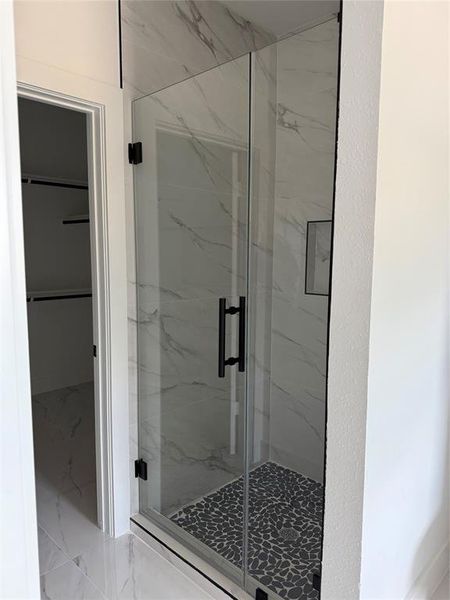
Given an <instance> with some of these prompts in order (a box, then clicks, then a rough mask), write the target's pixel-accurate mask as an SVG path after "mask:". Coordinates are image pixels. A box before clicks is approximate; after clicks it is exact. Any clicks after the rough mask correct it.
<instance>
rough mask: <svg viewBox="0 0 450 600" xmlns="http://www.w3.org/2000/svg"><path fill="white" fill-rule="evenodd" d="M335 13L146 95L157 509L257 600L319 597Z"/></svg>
mask: <svg viewBox="0 0 450 600" xmlns="http://www.w3.org/2000/svg"><path fill="white" fill-rule="evenodd" d="M338 38H339V26H338V23H337V20H336V19H332V20H329V21H327V22H325V23H322V24H320V25H318V26H315V27H313V28H311V29H308V30H306V31H303V32H301V33H297V34H295V35H292V36H290V37H287V38H285V39H283V40H281V41H278V42H276V43H274V44H272V45H269V46H267V47H265V48H263V49H261V50H258V51H256V52H253V53H251V54H247V55H245V56H242V57H240V58H238V59H236V60H232V61H230V62H228V63H226V64H223V65H221V66H218V67H216V68H214V69H211V70H208V71H206V72H204V73H202V74H200V75H197V76H195V77H191V78H189V79H187V80H185V81H183V82H181V83H178V84H175V85H173V86H171V87H169V88H166V89H163V90H161V91H159V92H156V93H153V94H151V95H149V96H146V97H143V98H140V99H139V100H136V101H135V102H134V107H133V128H134V131H133V135H134V139H135V140H136V141H139V142H140V143H141V144H142V162H141V163H140V164H138V165H136V166H135V168H134V181H135V210H136V250H137V279H136V282H137V303H138V370H139V373H138V376H139V390H138V392H139V393H138V396H139V401H138V402H139V457H140V461H139V462H138V464H137V473H138V474H139V475H140V480H139V505H140V513H141V514H142V515H144V516H146V517H148V519H149V520H150V521H151V522H153V523H156V524H157V525H158V526H159V527H160V528H161V529H163V530H164V531H165V532H167V533H169V534H170V535H171V536H172V537H173V538H174V539H175V540H177V541H178V542H181V543H182V544H183V545H184V546H185V547H186V548H188V549H189V550H190V551H191V552H194V553H196V554H197V555H199V556H201V557H202V558H203V559H205V560H206V561H207V562H208V563H210V564H211V565H212V566H213V567H215V568H216V569H218V570H219V571H221V572H223V573H225V574H226V575H227V577H228V578H229V579H232V580H233V581H235V582H237V583H238V584H239V585H240V586H241V587H242V588H243V589H245V590H246V591H247V592H249V593H250V594H251V595H252V596H254V595H255V592H256V590H258V589H259V591H258V596H259V597H260V598H264V597H266V596H265V595H264V594H265V593H266V594H267V595H268V597H269V598H280V597H281V598H288V599H294V600H296V599H301V598H308V599H315V598H318V597H319V588H320V571H321V544H322V520H323V495H324V488H323V485H324V453H325V446H324V441H325V417H326V360H327V330H328V303H329V281H330V263H331V261H330V255H331V240H332V214H333V211H332V206H333V185H334V164H335V156H334V154H335V123H336V102H337V65H338Z"/></svg>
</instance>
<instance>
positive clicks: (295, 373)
mask: <svg viewBox="0 0 450 600" xmlns="http://www.w3.org/2000/svg"><path fill="white" fill-rule="evenodd" d="M277 48H278V56H277V60H278V63H277V139H276V183H275V220H274V242H273V296H272V350H271V352H272V363H271V365H272V368H271V403H270V456H271V459H272V460H273V461H275V462H278V463H280V464H282V465H284V466H287V467H290V468H293V469H294V470H296V471H299V472H300V473H302V474H303V475H307V476H309V477H312V478H313V479H315V480H316V481H322V477H323V459H324V431H325V392H326V381H325V375H326V343H327V310H328V297H327V296H314V295H307V294H305V260H306V256H305V253H306V224H307V222H308V221H311V220H326V219H331V216H332V202H333V178H334V151H335V148H334V144H335V120H336V97H337V61H338V24H337V21H336V20H333V21H329V22H327V23H324V24H322V25H319V26H317V27H314V28H312V29H310V30H308V31H305V32H303V33H301V34H298V35H296V36H293V37H291V38H289V39H287V40H284V41H282V42H280V43H278V44H277Z"/></svg>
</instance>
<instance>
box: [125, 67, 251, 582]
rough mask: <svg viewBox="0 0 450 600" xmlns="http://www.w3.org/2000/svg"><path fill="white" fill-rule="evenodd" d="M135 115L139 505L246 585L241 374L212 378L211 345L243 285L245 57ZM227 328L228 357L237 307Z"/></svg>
mask: <svg viewBox="0 0 450 600" xmlns="http://www.w3.org/2000/svg"><path fill="white" fill-rule="evenodd" d="M133 112H134V137H135V139H136V140H139V141H140V142H142V151H143V162H142V164H140V165H138V166H137V167H136V168H135V199H136V240H137V242H136V243H137V282H136V284H137V301H138V315H137V320H138V381H139V455H140V458H142V459H143V460H145V461H146V462H147V465H148V479H147V480H146V481H144V480H140V481H139V484H140V486H139V490H140V491H139V494H140V500H139V502H140V511H141V512H142V513H143V514H144V515H147V516H149V517H150V518H152V519H153V520H156V521H157V522H158V524H160V525H162V526H163V527H164V528H166V529H168V530H169V531H170V533H172V534H173V535H174V536H176V537H178V538H182V540H183V542H184V543H186V544H187V545H189V546H191V547H192V548H194V549H195V550H196V551H197V552H199V553H200V554H203V555H205V556H206V557H207V558H208V560H209V561H211V562H213V563H214V564H216V566H219V567H220V568H222V569H225V570H226V571H227V574H228V575H229V576H232V577H235V578H237V579H239V581H240V582H241V583H242V555H243V477H242V475H243V470H244V454H245V443H244V415H245V410H244V408H245V374H244V373H241V372H239V371H238V369H237V365H236V366H231V367H230V366H227V367H226V368H225V377H223V378H221V377H219V376H218V344H219V299H220V298H225V299H226V306H227V307H230V306H237V304H238V302H239V297H241V296H245V295H246V290H247V214H248V190H247V172H248V136H249V121H248V120H249V114H248V113H249V57H248V56H246V57H243V58H241V59H238V60H236V61H233V62H230V63H228V64H226V65H224V66H221V67H218V68H215V69H213V70H211V71H208V72H206V73H203V74H202V75H199V76H197V77H194V78H192V79H190V80H187V81H185V82H182V83H180V84H177V85H175V86H172V87H170V88H167V89H165V90H162V91H160V92H158V93H155V94H152V95H151V96H147V97H145V98H142V99H140V100H137V101H136V102H135V103H134V111H133ZM225 323H226V335H225V342H226V343H225V348H226V357H230V356H237V355H238V352H239V344H238V325H239V316H238V315H237V314H227V315H226V316H225ZM243 351H245V349H244V350H243ZM230 485H231V486H232V487H231V488H230V487H229V486H230ZM224 498H226V500H227V502H228V504H229V506H230V507H231V506H232V507H233V510H232V514H231V515H230V516H229V518H228V520H225V519H224V518H223V515H222V514H221V513H220V512H218V511H217V510H215V506H216V505H217V503H219V502H222V501H223V500H224ZM225 529H226V530H227V531H228V533H227V534H226V535H225V533H223V532H224V530H225ZM224 559H226V560H224ZM227 564H228V565H230V568H229V569H228V568H225V567H224V565H227Z"/></svg>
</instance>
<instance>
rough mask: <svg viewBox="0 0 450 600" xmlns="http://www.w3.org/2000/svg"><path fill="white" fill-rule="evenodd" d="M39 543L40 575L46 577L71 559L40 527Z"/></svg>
mask: <svg viewBox="0 0 450 600" xmlns="http://www.w3.org/2000/svg"><path fill="white" fill-rule="evenodd" d="M38 541H39V574H40V575H44V573H48V572H49V571H52V570H53V569H56V568H57V567H60V566H61V565H63V564H64V563H66V562H67V561H68V560H69V558H68V557H67V556H66V555H65V554H64V552H62V551H61V549H60V548H58V546H57V545H56V544H55V542H53V540H51V539H50V538H49V537H48V535H47V534H46V533H45V531H43V530H42V529H41V528H40V527H39V528H38Z"/></svg>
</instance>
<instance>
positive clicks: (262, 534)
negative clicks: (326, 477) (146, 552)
mask: <svg viewBox="0 0 450 600" xmlns="http://www.w3.org/2000/svg"><path fill="white" fill-rule="evenodd" d="M248 494H249V503H248V506H249V513H248V573H249V575H251V576H252V577H253V578H255V579H256V580H257V581H259V582H261V583H263V584H264V585H265V586H267V587H268V588H269V589H270V590H272V591H274V592H276V593H277V594H278V595H279V596H280V597H281V598H286V599H288V600H318V598H319V594H318V592H317V591H316V590H314V588H313V587H312V576H313V573H314V572H319V570H320V551H321V540H322V511H323V487H322V485H321V484H320V483H317V482H316V481H313V480H312V479H309V478H307V477H304V476H303V475H300V474H299V473H296V472H295V471H292V470H290V469H287V468H285V467H282V466H280V465H277V464H275V463H273V462H267V463H264V464H262V465H261V466H259V467H257V468H256V469H254V470H252V471H251V472H250V475H249V492H248ZM171 519H172V521H174V522H175V523H176V524H177V525H179V526H180V527H182V528H183V529H184V530H186V531H187V532H188V533H190V534H191V535H193V536H195V537H196V538H197V539H198V540H200V541H201V542H203V543H204V544H206V545H207V546H209V547H210V548H212V549H213V550H215V551H216V552H217V553H218V554H220V555H221V556H223V557H224V558H226V559H227V560H229V561H230V562H231V563H233V564H234V565H235V566H237V567H239V568H242V547H243V478H242V477H241V478H239V479H237V480H235V481H232V482H231V483H229V484H227V485H225V486H223V487H222V488H220V489H219V490H217V491H215V492H212V493H211V494H209V495H208V496H205V497H203V498H201V499H200V500H197V501H196V502H194V503H193V504H191V505H189V506H185V507H184V508H183V509H181V510H180V511H178V512H176V513H175V514H174V515H172V517H171Z"/></svg>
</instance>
